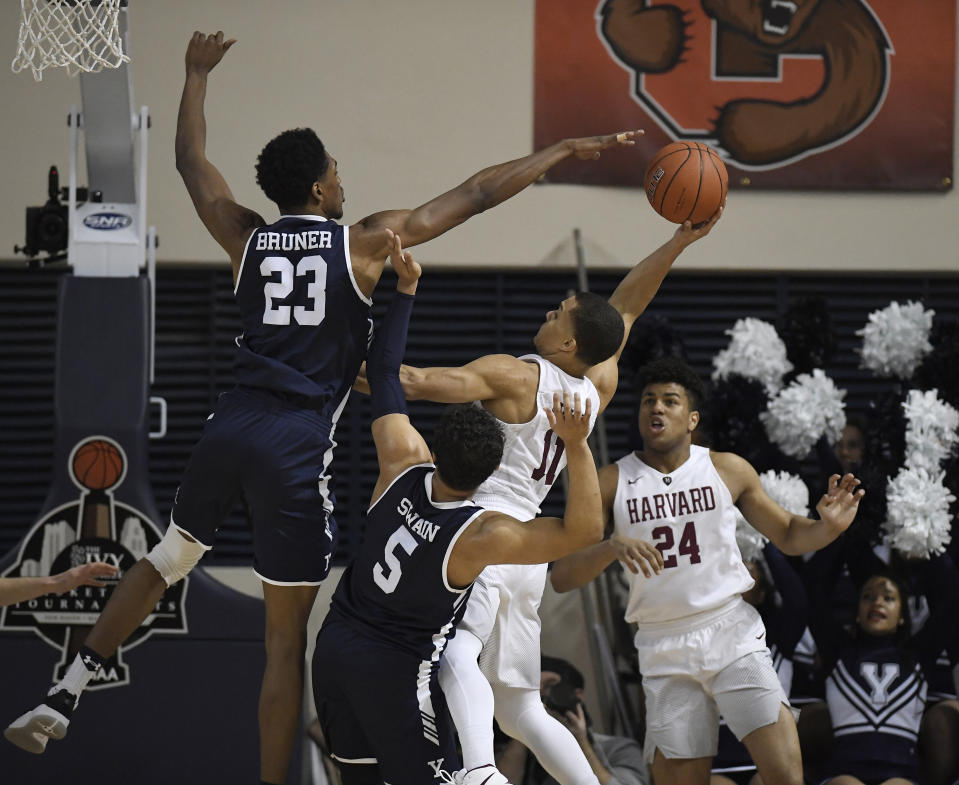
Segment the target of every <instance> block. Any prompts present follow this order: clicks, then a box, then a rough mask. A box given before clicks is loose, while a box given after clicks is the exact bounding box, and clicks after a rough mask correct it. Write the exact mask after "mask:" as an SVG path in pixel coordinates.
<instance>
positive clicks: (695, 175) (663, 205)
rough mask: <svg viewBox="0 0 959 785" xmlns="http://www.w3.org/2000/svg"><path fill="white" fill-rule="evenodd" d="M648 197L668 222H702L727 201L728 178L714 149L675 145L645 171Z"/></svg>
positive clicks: (705, 146) (669, 147)
mask: <svg viewBox="0 0 959 785" xmlns="http://www.w3.org/2000/svg"><path fill="white" fill-rule="evenodd" d="M645 183H646V197H647V198H648V199H649V203H650V204H651V205H652V206H653V209H654V210H655V211H656V212H657V213H659V214H660V215H661V216H663V218H665V219H666V220H667V221H672V222H673V223H677V224H681V223H683V222H684V221H692V222H693V225H694V226H695V225H696V224H699V223H702V222H703V221H705V220H707V219H709V218H710V217H711V216H712V215H713V213H715V212H716V211H717V210H718V209H719V206H720V205H721V204H722V203H723V201H724V200H725V199H726V191H727V190H728V187H729V175H728V174H727V172H726V165H725V164H724V163H723V162H722V159H721V158H720V157H719V153H717V152H716V151H715V150H713V148H711V147H709V146H708V145H705V144H703V143H702V142H673V143H672V144H668V145H666V146H665V147H663V148H662V149H661V150H659V152H657V153H656V155H654V156H653V160H652V161H651V162H650V164H649V167H648V168H647V169H646V177H645Z"/></svg>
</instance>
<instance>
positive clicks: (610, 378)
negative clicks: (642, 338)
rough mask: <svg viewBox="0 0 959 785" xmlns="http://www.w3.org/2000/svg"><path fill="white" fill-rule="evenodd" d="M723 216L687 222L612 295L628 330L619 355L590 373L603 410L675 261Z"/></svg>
mask: <svg viewBox="0 0 959 785" xmlns="http://www.w3.org/2000/svg"><path fill="white" fill-rule="evenodd" d="M722 214H723V207H720V208H719V210H717V211H716V214H715V215H714V216H713V217H712V218H710V219H709V220H708V221H706V223H704V224H702V225H701V226H699V227H693V225H692V224H691V223H690V222H689V221H686V223H684V224H683V225H682V226H680V227H679V228H677V229H676V231H675V232H673V236H672V237H670V238H669V240H667V241H666V242H665V243H663V244H662V245H661V246H659V248H657V249H656V250H655V251H653V252H652V253H651V254H649V256H647V257H646V258H645V259H643V260H642V261H641V262H639V263H638V264H637V265H636V266H635V267H633V269H632V270H630V271H629V273H627V274H626V277H625V278H623V280H622V281H620V282H619V285H618V286H617V287H616V289H614V290H613V293H612V294H611V295H610V296H609V304H610V305H612V306H613V307H614V308H615V309H616V310H617V311H619V314H620V316H622V317H623V324H624V326H625V328H626V329H625V332H624V333H623V342H622V343H621V344H620V345H619V349H618V351H617V352H616V354H615V355H613V356H612V357H611V358H610V359H608V360H606V361H605V362H603V363H600V364H599V365H596V366H594V367H593V368H591V369H590V371H589V373H588V374H587V375H588V376H589V378H590V379H591V380H592V381H593V384H595V385H596V389H597V391H598V392H599V398H600V404H601V406H602V408H604V409H605V408H606V405H607V404H608V403H609V401H610V400H611V399H612V397H613V394H614V393H615V392H616V386H617V384H618V382H619V370H618V363H619V357H620V355H621V354H622V353H623V349H625V348H626V342H627V341H628V340H629V331H630V330H631V329H632V326H633V323H634V322H635V321H636V320H637V319H638V318H639V317H640V316H641V315H642V313H643V311H645V310H646V306H648V305H649V304H650V302H652V299H653V297H655V296H656V292H658V291H659V287H660V286H661V285H662V283H663V281H664V280H665V279H666V275H667V273H668V272H669V271H670V269H671V268H672V266H673V262H675V261H676V260H677V259H678V258H679V255H680V254H681V253H682V252H683V251H684V250H686V248H688V247H689V246H690V245H692V244H693V243H694V242H696V241H697V240H699V239H700V238H702V237H705V236H706V235H707V234H709V233H710V232H711V231H712V229H713V227H714V226H715V225H716V222H717V221H718V220H719V219H720V218H721V217H722Z"/></svg>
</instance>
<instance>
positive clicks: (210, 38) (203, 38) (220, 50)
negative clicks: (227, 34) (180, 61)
mask: <svg viewBox="0 0 959 785" xmlns="http://www.w3.org/2000/svg"><path fill="white" fill-rule="evenodd" d="M235 43H236V39H235V38H231V39H229V40H228V41H224V40H223V31H222V30H219V31H217V32H216V33H209V34H207V33H201V32H200V31H199V30H197V31H196V32H194V33H193V37H192V38H191V39H190V43H189V44H188V45H187V48H186V70H187V72H190V71H200V72H203V73H208V72H210V71H212V70H213V68H214V66H215V65H216V64H217V63H219V62H220V60H222V59H223V55H225V54H226V52H227V50H228V49H229V48H230V47H231V46H233V44H235Z"/></svg>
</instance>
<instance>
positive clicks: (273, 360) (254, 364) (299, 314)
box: [235, 215, 372, 422]
mask: <svg viewBox="0 0 959 785" xmlns="http://www.w3.org/2000/svg"><path fill="white" fill-rule="evenodd" d="M349 231H350V230H349V227H348V226H341V225H340V224H338V223H336V222H335V221H330V220H327V219H325V218H323V217H322V216H318V215H284V216H282V217H281V218H280V219H279V220H278V221H276V222H275V223H273V224H270V225H268V226H263V227H260V228H259V229H257V230H256V231H255V232H253V234H252V235H251V236H250V239H249V241H248V242H247V246H246V249H245V251H244V253H243V262H242V264H241V265H240V272H239V274H238V275H237V281H236V289H235V295H236V301H237V305H238V306H239V309H240V319H241V321H242V324H243V334H242V335H241V336H239V337H238V338H237V339H236V345H237V347H238V351H237V355H236V365H235V372H236V380H237V383H239V384H241V385H244V386H247V387H256V388H261V389H267V390H273V391H275V392H278V393H281V394H285V395H291V396H295V397H296V399H297V400H298V401H300V402H301V404H302V405H303V406H304V407H307V408H311V409H315V410H317V411H319V412H321V413H323V414H325V415H326V416H327V417H328V418H330V419H331V420H332V421H334V422H335V420H336V418H337V416H338V414H339V410H340V409H341V407H342V405H343V404H344V403H345V401H346V398H347V396H348V394H349V391H350V388H351V387H352V385H353V381H354V379H356V374H357V372H358V371H359V368H360V365H361V363H362V362H363V360H364V359H366V352H367V348H368V346H369V339H370V331H371V329H372V321H371V319H370V306H371V305H372V301H371V300H370V299H369V298H368V297H366V296H365V295H364V294H363V293H362V292H361V291H360V288H359V286H358V285H357V283H356V279H355V278H354V277H353V266H352V262H351V260H350V233H349Z"/></svg>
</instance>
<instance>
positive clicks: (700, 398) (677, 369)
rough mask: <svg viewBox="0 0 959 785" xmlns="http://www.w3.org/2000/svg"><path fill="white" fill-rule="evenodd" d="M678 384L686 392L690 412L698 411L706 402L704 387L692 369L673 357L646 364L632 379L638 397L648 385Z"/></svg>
mask: <svg viewBox="0 0 959 785" xmlns="http://www.w3.org/2000/svg"><path fill="white" fill-rule="evenodd" d="M670 383H672V384H678V385H679V386H680V387H682V388H683V389H684V390H686V397H687V398H689V408H690V410H691V411H698V410H699V409H700V408H701V407H702V405H703V403H705V401H706V385H704V384H703V380H702V379H700V378H699V374H697V373H696V372H695V371H694V370H693V369H692V368H690V367H689V366H688V365H686V363H684V362H683V361H682V360H677V359H675V358H673V357H663V358H662V359H659V360H653V361H652V362H651V363H647V364H646V365H644V366H643V367H642V368H640V369H639V370H638V371H637V372H636V376H635V378H634V379H633V389H634V390H635V391H636V396H637V397H640V396H641V395H642V394H643V390H645V389H646V387H647V386H648V385H650V384H670Z"/></svg>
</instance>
